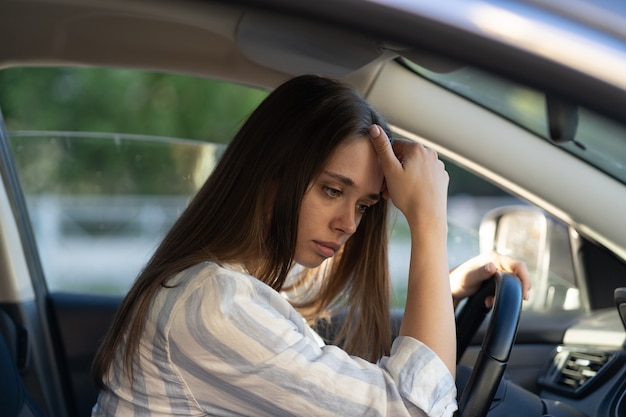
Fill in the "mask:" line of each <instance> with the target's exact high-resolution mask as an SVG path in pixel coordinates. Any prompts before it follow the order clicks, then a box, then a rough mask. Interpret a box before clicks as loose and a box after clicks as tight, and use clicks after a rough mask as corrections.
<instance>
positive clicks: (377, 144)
mask: <svg viewBox="0 0 626 417" xmlns="http://www.w3.org/2000/svg"><path fill="white" fill-rule="evenodd" d="M369 136H370V139H371V141H372V145H373V146H374V149H375V150H376V154H377V155H378V157H379V158H380V163H381V165H382V168H383V171H387V170H389V169H393V168H397V167H398V166H399V165H401V164H400V161H399V160H398V158H397V157H396V155H395V153H394V152H393V148H392V146H391V141H390V140H389V138H388V137H387V134H386V133H385V131H384V130H383V129H382V128H381V127H380V126H378V125H372V126H371V127H370V129H369Z"/></svg>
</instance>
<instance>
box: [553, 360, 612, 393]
mask: <svg viewBox="0 0 626 417" xmlns="http://www.w3.org/2000/svg"><path fill="white" fill-rule="evenodd" d="M611 356H612V355H609V354H608V353H605V352H569V355H568V356H567V357H566V359H565V363H564V364H563V367H562V368H561V372H560V373H561V375H560V377H559V378H558V380H557V381H556V382H557V384H559V385H562V386H564V387H566V388H569V389H572V390H574V391H576V390H578V389H579V388H581V387H582V386H583V385H584V384H585V383H587V382H588V381H589V380H590V379H591V378H593V377H595V376H596V374H597V373H598V372H599V371H600V370H601V369H602V367H603V366H604V365H605V364H606V363H607V362H608V361H609V359H611Z"/></svg>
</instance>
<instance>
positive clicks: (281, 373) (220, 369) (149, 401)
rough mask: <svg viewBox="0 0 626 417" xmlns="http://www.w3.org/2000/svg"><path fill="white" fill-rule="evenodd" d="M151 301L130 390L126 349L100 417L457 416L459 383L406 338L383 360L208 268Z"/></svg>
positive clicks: (251, 283)
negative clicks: (336, 341) (355, 352)
mask: <svg viewBox="0 0 626 417" xmlns="http://www.w3.org/2000/svg"><path fill="white" fill-rule="evenodd" d="M171 284H174V285H176V286H175V287H173V288H162V289H160V290H159V292H158V294H157V295H156V297H155V299H154V302H153V303H152V304H151V307H150V310H149V313H148V318H147V321H146V327H145V330H144V333H143V335H142V337H141V340H140V347H139V357H140V358H141V366H138V365H137V363H136V362H135V366H134V381H133V385H132V387H131V385H130V383H129V381H128V378H127V375H126V373H124V372H123V369H122V361H123V359H122V353H121V350H120V351H118V353H117V356H116V359H115V361H114V363H113V366H112V367H111V369H109V373H108V380H107V381H105V382H106V384H107V386H108V387H109V389H108V390H104V391H102V392H101V393H100V395H99V397H98V402H97V404H96V405H95V406H94V409H93V412H92V416H93V417H100V416H131V415H132V416H166V415H167V416H268V417H270V416H271V417H280V416H337V417H338V416H424V415H428V416H452V414H453V413H454V411H455V410H456V408H457V405H456V388H455V385H454V380H453V378H452V376H451V374H450V373H449V371H448V370H447V368H446V367H445V365H444V364H443V362H442V361H441V360H440V359H439V358H438V357H437V355H435V354H434V353H433V352H432V351H431V350H430V349H429V348H428V347H426V345H424V344H422V343H421V342H419V341H417V340H415V339H413V338H410V337H398V338H396V340H395V341H394V343H393V346H392V351H391V355H390V356H388V357H384V358H382V359H381V360H380V361H379V362H378V363H377V364H373V363H370V362H368V361H365V360H363V359H360V358H358V357H353V356H349V355H348V354H347V353H346V352H345V351H343V350H341V349H340V348H338V347H336V346H332V345H323V346H320V343H319V340H320V339H319V337H315V336H316V335H315V334H314V332H313V331H312V330H311V329H310V328H309V327H308V326H307V325H306V323H305V322H304V320H303V318H302V316H301V315H300V314H298V312H296V310H295V309H294V308H293V307H292V306H291V305H290V304H289V302H288V301H287V300H286V299H285V298H284V297H283V296H282V295H280V294H279V293H278V292H276V291H274V290H273V289H272V288H270V287H269V286H267V285H265V284H264V283H262V282H261V281H259V280H258V279H256V278H254V277H251V276H249V275H246V274H244V273H241V272H238V271H233V270H231V269H226V268H223V267H220V266H218V265H216V264H212V263H205V264H200V265H196V266H195V267H193V268H190V269H188V270H186V271H183V272H182V273H180V274H178V275H177V276H176V277H174V279H173V280H172V282H171Z"/></svg>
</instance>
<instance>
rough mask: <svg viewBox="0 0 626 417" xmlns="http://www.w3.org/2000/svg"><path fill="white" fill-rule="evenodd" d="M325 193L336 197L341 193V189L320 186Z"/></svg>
mask: <svg viewBox="0 0 626 417" xmlns="http://www.w3.org/2000/svg"><path fill="white" fill-rule="evenodd" d="M322 189H323V190H324V192H325V193H326V195H328V197H330V198H337V197H339V196H340V195H341V191H340V190H337V189H335V188H331V187H322Z"/></svg>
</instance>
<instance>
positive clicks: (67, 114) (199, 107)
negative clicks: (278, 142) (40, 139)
mask: <svg viewBox="0 0 626 417" xmlns="http://www.w3.org/2000/svg"><path fill="white" fill-rule="evenodd" d="M266 95H267V92H265V91H262V90H259V89H254V88H249V87H245V86H240V85H236V84H230V83H225V82H220V81H215V80H208V79H202V78H197V77H187V76H181V75H172V74H162V73H151V72H142V71H135V70H119V69H103V68H39V67H33V68H10V69H5V70H2V71H0V106H2V112H3V114H4V117H5V121H6V124H7V128H8V130H10V131H11V130H57V131H89V132H113V133H131V134H145V135H158V136H171V137H179V138H189V139H198V140H205V141H210V142H218V143H227V142H229V141H230V139H231V138H232V136H233V135H234V133H235V132H236V131H237V129H238V128H239V126H240V125H241V123H242V122H243V121H244V120H245V118H246V117H247V116H248V115H249V114H250V112H251V111H252V110H253V109H254V108H255V107H256V106H257V105H258V104H259V103H260V102H261V101H262V100H263V98H264V97H265V96H266Z"/></svg>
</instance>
